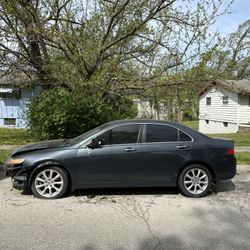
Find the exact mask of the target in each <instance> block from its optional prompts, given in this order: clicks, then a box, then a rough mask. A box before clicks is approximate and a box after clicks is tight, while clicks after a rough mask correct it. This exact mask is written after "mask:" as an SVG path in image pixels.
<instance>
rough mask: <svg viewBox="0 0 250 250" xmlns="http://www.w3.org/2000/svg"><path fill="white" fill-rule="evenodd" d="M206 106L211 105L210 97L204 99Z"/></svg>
mask: <svg viewBox="0 0 250 250" xmlns="http://www.w3.org/2000/svg"><path fill="white" fill-rule="evenodd" d="M206 105H211V97H207V99H206Z"/></svg>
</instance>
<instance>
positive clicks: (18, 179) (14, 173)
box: [4, 166, 28, 190]
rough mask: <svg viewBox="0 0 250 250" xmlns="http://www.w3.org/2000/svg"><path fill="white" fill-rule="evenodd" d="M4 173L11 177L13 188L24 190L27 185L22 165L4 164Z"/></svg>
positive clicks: (26, 177)
mask: <svg viewBox="0 0 250 250" xmlns="http://www.w3.org/2000/svg"><path fill="white" fill-rule="evenodd" d="M4 172H5V175H6V176H8V177H11V181H12V185H13V188H15V189H18V190H26V189H27V187H28V176H27V173H25V172H24V169H23V167H20V166H19V167H15V168H13V167H11V166H4Z"/></svg>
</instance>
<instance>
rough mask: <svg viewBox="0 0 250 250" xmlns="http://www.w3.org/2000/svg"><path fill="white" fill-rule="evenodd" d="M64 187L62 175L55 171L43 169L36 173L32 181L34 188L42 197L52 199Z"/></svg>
mask: <svg viewBox="0 0 250 250" xmlns="http://www.w3.org/2000/svg"><path fill="white" fill-rule="evenodd" d="M63 186H64V180H63V177H62V175H61V174H60V173H59V172H58V171H57V170H55V169H45V170H43V171H41V172H39V173H38V175H37V176H36V178H35V180H34V187H35V189H36V191H37V192H38V194H40V195H41V196H42V197H46V198H53V197H55V196H56V195H58V194H59V193H60V192H61V191H62V189H63Z"/></svg>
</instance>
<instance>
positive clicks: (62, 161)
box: [4, 120, 236, 199]
mask: <svg viewBox="0 0 250 250" xmlns="http://www.w3.org/2000/svg"><path fill="white" fill-rule="evenodd" d="M4 169H5V172H6V174H7V175H9V176H11V179H12V183H13V187H14V188H17V189H20V190H27V191H31V192H32V193H33V194H34V195H35V196H37V197H39V198H44V199H52V198H59V197H62V196H63V195H64V194H65V193H66V192H67V190H71V191H72V192H73V191H74V190H77V189H84V188H106V187H156V186H177V187H178V188H179V190H180V191H181V193H182V194H184V195H186V196H190V197H202V196H205V195H206V194H207V193H208V192H209V191H210V189H211V185H212V183H217V182H218V181H220V180H226V179H231V178H233V177H234V175H235V173H236V159H235V157H234V143H233V142H232V141H230V140H224V139H216V138H210V137H208V136H206V135H203V134H201V133H199V132H197V131H195V130H192V129H191V128H188V127H186V126H183V125H181V124H177V123H172V122H165V121H158V120H157V121H155V120H120V121H113V122H110V123H106V124H104V125H102V126H99V127H97V128H95V129H93V130H91V131H89V132H87V133H84V134H82V135H80V136H78V137H76V138H73V139H70V140H69V139H67V140H63V139H61V140H51V141H44V142H39V143H36V144H31V145H27V146H22V147H20V148H17V149H15V150H14V151H13V152H12V153H11V156H10V158H9V159H8V160H7V161H6V162H5V165H4Z"/></svg>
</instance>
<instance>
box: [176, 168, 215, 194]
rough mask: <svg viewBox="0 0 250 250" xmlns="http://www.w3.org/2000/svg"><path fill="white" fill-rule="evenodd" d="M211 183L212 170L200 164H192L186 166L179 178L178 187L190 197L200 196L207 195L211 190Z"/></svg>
mask: <svg viewBox="0 0 250 250" xmlns="http://www.w3.org/2000/svg"><path fill="white" fill-rule="evenodd" d="M199 171H200V172H199ZM193 173H194V174H193ZM189 176H190V177H192V178H190V177H189ZM201 177H202V178H201ZM211 185H212V177H211V173H210V171H209V170H208V169H207V168H206V167H205V166H203V165H200V164H192V165H189V166H187V167H186V168H184V169H183V170H182V171H181V173H180V175H179V179H178V187H179V189H180V191H181V193H182V194H183V195H185V196H188V197H195V198H199V197H203V196H206V195H207V194H208V192H209V191H210V190H211Z"/></svg>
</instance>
